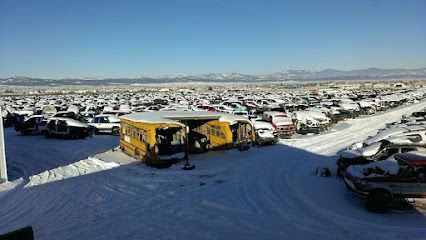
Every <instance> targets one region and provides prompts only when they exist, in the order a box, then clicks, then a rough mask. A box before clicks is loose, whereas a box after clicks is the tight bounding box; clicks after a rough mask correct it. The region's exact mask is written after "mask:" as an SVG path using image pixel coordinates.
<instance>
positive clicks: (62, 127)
mask: <svg viewBox="0 0 426 240" xmlns="http://www.w3.org/2000/svg"><path fill="white" fill-rule="evenodd" d="M66 131H67V122H66V121H63V120H59V121H58V132H66Z"/></svg>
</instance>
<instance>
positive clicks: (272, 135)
mask: <svg viewBox="0 0 426 240" xmlns="http://www.w3.org/2000/svg"><path fill="white" fill-rule="evenodd" d="M252 122H253V127H254V131H255V133H256V143H257V144H259V145H265V144H274V143H276V142H278V134H277V131H276V130H275V127H274V126H273V125H272V124H271V123H269V122H266V121H262V120H258V121H252Z"/></svg>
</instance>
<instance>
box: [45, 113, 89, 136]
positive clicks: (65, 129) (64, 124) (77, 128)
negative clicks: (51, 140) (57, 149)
mask: <svg viewBox="0 0 426 240" xmlns="http://www.w3.org/2000/svg"><path fill="white" fill-rule="evenodd" d="M93 132H94V127H93V126H90V125H88V124H86V123H82V122H79V121H77V120H74V119H70V118H49V119H48V120H47V129H46V131H45V136H46V137H58V138H68V139H79V138H85V137H89V136H92V135H93Z"/></svg>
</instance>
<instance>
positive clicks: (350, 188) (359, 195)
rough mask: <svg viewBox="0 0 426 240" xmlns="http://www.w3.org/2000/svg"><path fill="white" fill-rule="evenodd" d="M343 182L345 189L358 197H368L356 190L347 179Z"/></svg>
mask: <svg viewBox="0 0 426 240" xmlns="http://www.w3.org/2000/svg"><path fill="white" fill-rule="evenodd" d="M343 180H344V181H345V185H346V189H348V190H349V191H351V192H353V193H355V195H357V196H358V197H360V198H365V197H367V196H368V192H366V191H362V190H360V189H358V188H357V187H356V186H355V184H354V183H353V182H352V181H351V180H349V179H347V178H343Z"/></svg>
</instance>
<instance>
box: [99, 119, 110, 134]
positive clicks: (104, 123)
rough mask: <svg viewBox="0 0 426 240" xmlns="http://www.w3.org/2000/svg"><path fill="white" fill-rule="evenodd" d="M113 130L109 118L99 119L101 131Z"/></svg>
mask: <svg viewBox="0 0 426 240" xmlns="http://www.w3.org/2000/svg"><path fill="white" fill-rule="evenodd" d="M111 128H112V127H111V123H110V121H109V119H108V117H100V118H99V130H101V131H108V130H109V129H111Z"/></svg>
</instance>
